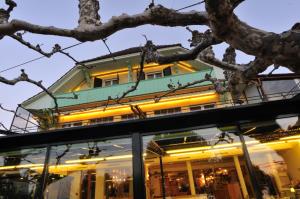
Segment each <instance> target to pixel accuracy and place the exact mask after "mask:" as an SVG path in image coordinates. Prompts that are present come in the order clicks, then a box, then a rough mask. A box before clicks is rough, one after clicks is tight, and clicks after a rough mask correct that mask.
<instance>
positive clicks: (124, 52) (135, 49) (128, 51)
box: [21, 44, 184, 106]
mask: <svg viewBox="0 0 300 199" xmlns="http://www.w3.org/2000/svg"><path fill="white" fill-rule="evenodd" d="M172 47H179V48H182V49H184V48H183V47H182V46H181V44H170V45H158V46H156V48H157V49H164V48H166V49H167V48H172ZM138 52H141V47H132V48H128V49H125V50H120V51H117V52H113V53H111V54H106V55H102V56H99V57H95V58H92V59H87V60H83V61H80V62H79V63H88V62H92V61H101V60H104V59H108V58H116V57H119V56H124V55H132V54H135V53H138ZM77 66H78V65H75V66H73V67H72V68H71V69H70V70H68V71H67V72H66V73H65V74H64V75H62V76H61V77H60V78H59V79H58V80H56V81H55V82H54V83H53V84H52V85H50V86H49V87H48V88H47V89H48V90H50V91H51V92H55V88H56V86H59V85H61V83H62V82H63V81H64V80H65V79H67V78H68V77H69V76H71V75H72V74H74V73H76V71H77V70H76V69H77ZM45 94H46V93H45V92H44V91H41V92H39V93H37V94H36V95H34V96H32V97H30V98H28V99H27V100H25V101H24V102H22V103H21V104H22V105H24V106H27V105H28V104H30V103H32V102H33V101H34V100H37V99H39V98H40V97H42V96H44V95H45Z"/></svg>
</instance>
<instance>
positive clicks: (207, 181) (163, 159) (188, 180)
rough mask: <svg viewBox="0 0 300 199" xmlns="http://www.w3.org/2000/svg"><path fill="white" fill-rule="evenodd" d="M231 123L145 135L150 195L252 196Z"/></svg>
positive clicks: (231, 198)
mask: <svg viewBox="0 0 300 199" xmlns="http://www.w3.org/2000/svg"><path fill="white" fill-rule="evenodd" d="M236 132H237V130H236V128H235V127H234V126H229V127H219V128H217V127H213V128H205V129H197V130H192V131H186V132H180V133H170V134H159V135H153V136H145V137H144V138H143V143H144V145H143V146H144V167H145V176H146V178H145V181H146V182H145V184H146V193H147V199H150V198H168V197H170V198H185V199H190V198H222V199H227V198H228V199H234V198H249V197H252V198H253V191H252V190H253V188H252V186H251V181H250V178H249V173H248V171H247V169H246V165H245V160H244V155H243V150H242V144H241V142H240V139H239V137H238V136H236V135H235V133H236Z"/></svg>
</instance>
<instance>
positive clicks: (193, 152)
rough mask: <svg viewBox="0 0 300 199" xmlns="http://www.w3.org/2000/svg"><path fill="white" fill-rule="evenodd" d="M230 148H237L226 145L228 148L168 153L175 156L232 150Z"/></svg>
mask: <svg viewBox="0 0 300 199" xmlns="http://www.w3.org/2000/svg"><path fill="white" fill-rule="evenodd" d="M232 149H237V147H228V148H223V149H208V150H201V151H192V152H186V153H174V154H170V156H171V157H176V156H185V155H196V154H200V153H211V152H219V151H224V150H226V151H227V150H232Z"/></svg>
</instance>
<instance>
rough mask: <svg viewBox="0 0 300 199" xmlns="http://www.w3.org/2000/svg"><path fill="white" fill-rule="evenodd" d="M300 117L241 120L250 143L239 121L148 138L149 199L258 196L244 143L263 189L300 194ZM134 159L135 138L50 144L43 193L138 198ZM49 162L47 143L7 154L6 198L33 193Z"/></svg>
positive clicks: (0, 180)
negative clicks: (252, 121)
mask: <svg viewBox="0 0 300 199" xmlns="http://www.w3.org/2000/svg"><path fill="white" fill-rule="evenodd" d="M296 119H297V118H296ZM295 121H296V122H295ZM297 121H298V120H295V118H294V119H293V118H291V119H286V118H285V119H277V120H276V121H270V122H257V123H245V124H242V125H241V132H242V134H243V137H244V139H245V142H244V143H242V142H241V140H240V137H239V136H237V133H236V132H237V128H236V127H235V126H224V127H223V126H222V127H209V128H202V129H195V130H189V131H181V132H175V133H165V134H154V135H146V136H143V152H142V153H143V159H144V170H145V187H146V197H147V199H152V198H168V197H169V198H170V197H171V198H179V199H180V198H184V199H194V198H205V199H209V198H216V199H223V198H225V199H227V198H228V199H236V198H238V199H240V198H244V199H246V198H255V194H254V188H253V184H252V181H251V179H250V174H249V170H248V169H247V168H248V166H247V163H246V161H245V156H244V150H243V145H245V146H246V148H247V151H248V152H249V155H250V160H251V162H252V167H253V168H252V169H253V171H254V173H255V176H256V179H257V181H258V184H259V186H260V189H261V191H262V192H263V193H264V194H265V195H267V196H270V197H274V198H282V199H283V198H292V197H293V196H294V195H295V194H296V193H298V192H299V193H300V169H299V168H300V161H299V158H296V157H299V156H300V127H299V126H298V123H297ZM132 158H133V154H132V144H131V139H130V138H122V139H112V140H106V141H93V142H85V143H80V144H63V145H57V146H52V147H51V150H50V158H49V165H48V167H47V169H48V172H47V173H48V175H47V179H46V181H47V183H46V187H45V191H44V197H45V198H49V199H59V198H75V199H83V198H90V199H96V198H111V199H127V198H128V199H129V198H133V171H132V164H133V162H132ZM44 161H45V149H43V148H41V149H28V150H23V151H15V152H9V153H1V154H0V185H1V186H0V196H3V195H4V194H6V195H5V196H7V195H8V194H11V195H10V197H11V198H18V197H19V196H21V197H22V196H23V195H24V196H25V195H26V194H29V193H34V192H35V191H36V183H37V182H38V179H39V177H40V176H41V175H42V173H43V169H44ZM21 187H22V188H21ZM11 188H13V189H14V190H19V192H11V191H10V189H11ZM1 194H2V195H1ZM18 194H19V195H18ZM33 196H34V194H33Z"/></svg>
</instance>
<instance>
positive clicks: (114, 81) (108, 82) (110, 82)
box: [104, 79, 119, 86]
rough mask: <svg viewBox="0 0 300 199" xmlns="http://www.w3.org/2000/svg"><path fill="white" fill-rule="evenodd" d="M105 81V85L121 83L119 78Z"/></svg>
mask: <svg viewBox="0 0 300 199" xmlns="http://www.w3.org/2000/svg"><path fill="white" fill-rule="evenodd" d="M104 82H105V83H104V85H105V86H113V85H117V84H119V81H118V79H107V80H105V81H104Z"/></svg>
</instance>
